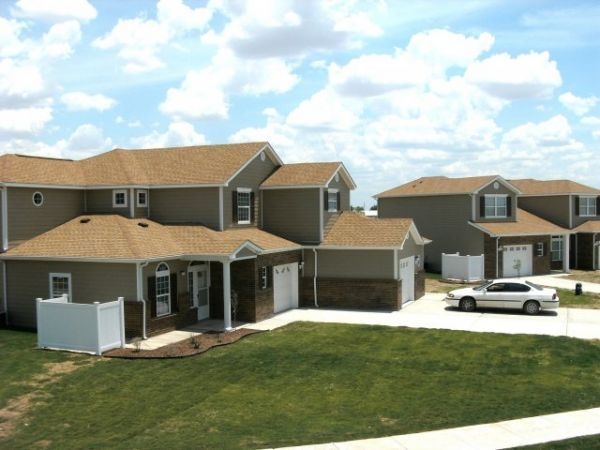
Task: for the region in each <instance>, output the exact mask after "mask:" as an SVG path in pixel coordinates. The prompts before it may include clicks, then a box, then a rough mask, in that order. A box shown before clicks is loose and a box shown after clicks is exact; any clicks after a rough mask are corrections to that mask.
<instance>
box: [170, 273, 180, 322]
mask: <svg viewBox="0 0 600 450" xmlns="http://www.w3.org/2000/svg"><path fill="white" fill-rule="evenodd" d="M170 281H171V314H175V313H177V312H179V302H178V301H177V272H176V273H172V274H171V279H170Z"/></svg>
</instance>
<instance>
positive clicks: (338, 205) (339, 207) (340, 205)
mask: <svg viewBox="0 0 600 450" xmlns="http://www.w3.org/2000/svg"><path fill="white" fill-rule="evenodd" d="M341 198H342V196H341V195H340V191H338V192H337V198H336V202H337V210H338V211H341V210H342V203H341V201H340V200H341Z"/></svg>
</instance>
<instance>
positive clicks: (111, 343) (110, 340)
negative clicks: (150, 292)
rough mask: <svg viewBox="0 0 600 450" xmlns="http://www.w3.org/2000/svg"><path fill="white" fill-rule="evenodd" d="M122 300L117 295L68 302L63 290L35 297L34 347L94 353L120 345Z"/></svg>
mask: <svg viewBox="0 0 600 450" xmlns="http://www.w3.org/2000/svg"><path fill="white" fill-rule="evenodd" d="M123 300H124V299H123V297H119V298H118V300H117V301H112V302H102V303H101V302H94V303H71V302H69V299H68V297H67V295H66V294H64V295H63V296H62V297H59V298H51V299H47V300H42V299H41V298H38V299H36V303H37V305H36V308H37V335H38V347H39V348H52V349H60V350H75V351H81V352H88V353H93V354H96V355H101V354H102V353H103V352H105V351H107V350H111V349H113V348H119V347H123V346H124V345H125V314H124V307H123Z"/></svg>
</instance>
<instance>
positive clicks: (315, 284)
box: [313, 248, 319, 308]
mask: <svg viewBox="0 0 600 450" xmlns="http://www.w3.org/2000/svg"><path fill="white" fill-rule="evenodd" d="M313 253H314V254H315V267H314V276H313V296H314V299H315V308H318V307H319V302H317V249H316V248H313Z"/></svg>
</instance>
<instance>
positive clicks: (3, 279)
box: [2, 261, 8, 325]
mask: <svg viewBox="0 0 600 450" xmlns="http://www.w3.org/2000/svg"><path fill="white" fill-rule="evenodd" d="M6 284H7V283H6V261H2V291H3V292H2V296H3V297H4V299H3V304H4V322H5V324H6V325H8V300H7V296H8V287H7V285H6Z"/></svg>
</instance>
